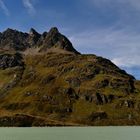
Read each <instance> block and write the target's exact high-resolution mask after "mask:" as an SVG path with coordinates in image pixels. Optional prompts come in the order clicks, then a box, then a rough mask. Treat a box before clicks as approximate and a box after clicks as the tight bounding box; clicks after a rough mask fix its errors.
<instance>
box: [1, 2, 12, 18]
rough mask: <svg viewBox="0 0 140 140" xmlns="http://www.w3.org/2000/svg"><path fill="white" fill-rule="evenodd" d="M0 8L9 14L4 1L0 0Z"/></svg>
mask: <svg viewBox="0 0 140 140" xmlns="http://www.w3.org/2000/svg"><path fill="white" fill-rule="evenodd" d="M0 8H1V9H2V10H3V12H4V14H5V15H6V16H9V15H10V12H9V10H8V8H7V7H6V5H5V3H4V2H3V0H0Z"/></svg>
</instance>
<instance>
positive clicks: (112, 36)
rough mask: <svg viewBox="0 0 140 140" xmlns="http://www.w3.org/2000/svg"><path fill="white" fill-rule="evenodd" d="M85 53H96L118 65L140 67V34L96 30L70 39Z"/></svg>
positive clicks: (122, 30) (126, 31)
mask: <svg viewBox="0 0 140 140" xmlns="http://www.w3.org/2000/svg"><path fill="white" fill-rule="evenodd" d="M70 40H71V41H72V42H73V44H74V46H76V47H77V49H78V50H80V51H81V52H83V53H85V52H86V53H91V54H92V53H94V54H97V55H101V56H103V57H106V58H109V59H110V60H112V61H113V62H114V63H115V64H116V65H118V66H121V67H122V66H123V67H135V66H138V67H140V51H139V50H140V33H136V32H134V31H131V30H128V29H127V28H125V29H120V30H115V29H114V28H108V29H95V30H93V31H85V32H81V33H79V34H73V35H72V36H71V37H70Z"/></svg>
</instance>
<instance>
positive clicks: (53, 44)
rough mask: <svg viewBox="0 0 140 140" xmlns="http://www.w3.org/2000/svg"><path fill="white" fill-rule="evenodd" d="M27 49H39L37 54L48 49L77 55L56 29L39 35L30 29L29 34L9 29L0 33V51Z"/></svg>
mask: <svg viewBox="0 0 140 140" xmlns="http://www.w3.org/2000/svg"><path fill="white" fill-rule="evenodd" d="M28 48H39V52H42V51H43V52H44V51H47V50H49V49H50V48H59V49H62V50H66V51H69V52H72V53H76V54H79V52H78V51H76V50H75V49H74V47H73V45H72V44H71V42H70V41H69V40H68V39H67V38H66V37H65V36H64V35H62V34H61V33H60V32H59V31H58V29H57V28H56V27H53V28H51V29H50V31H49V32H48V33H47V32H44V33H43V34H39V33H38V32H37V31H36V30H35V29H33V28H31V30H30V32H29V33H23V32H19V31H17V30H13V29H9V28H8V29H7V30H6V31H4V32H3V33H0V49H1V50H15V51H25V50H26V49H28Z"/></svg>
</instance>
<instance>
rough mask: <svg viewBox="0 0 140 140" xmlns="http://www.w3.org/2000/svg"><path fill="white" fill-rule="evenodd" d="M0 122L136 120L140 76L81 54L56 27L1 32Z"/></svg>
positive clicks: (119, 122)
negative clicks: (45, 30)
mask: <svg viewBox="0 0 140 140" xmlns="http://www.w3.org/2000/svg"><path fill="white" fill-rule="evenodd" d="M0 112H1V113H0V126H87V125H89V126H95V125H140V118H139V115H140V82H139V81H138V80H136V79H135V78H134V77H133V76H132V75H130V74H128V73H126V72H125V71H124V70H121V69H120V68H119V67H117V66H116V65H115V64H113V63H112V62H111V61H110V60H108V59H105V58H102V57H99V56H96V55H92V54H90V55H88V54H87V55H85V54H80V53H79V52H78V51H77V50H76V49H74V47H73V45H72V43H71V42H70V41H69V40H68V39H67V38H66V37H65V36H64V35H62V34H61V33H60V32H59V31H58V29H57V28H52V29H51V30H50V31H49V32H44V33H43V34H40V33H38V32H37V31H35V30H34V29H31V30H30V32H29V33H22V32H19V31H17V30H12V29H7V30H6V31H4V32H3V33H0Z"/></svg>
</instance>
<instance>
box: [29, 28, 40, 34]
mask: <svg viewBox="0 0 140 140" xmlns="http://www.w3.org/2000/svg"><path fill="white" fill-rule="evenodd" d="M38 34H39V33H38V32H37V31H36V30H35V29H34V28H31V29H30V32H29V35H38Z"/></svg>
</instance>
